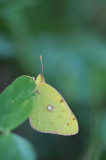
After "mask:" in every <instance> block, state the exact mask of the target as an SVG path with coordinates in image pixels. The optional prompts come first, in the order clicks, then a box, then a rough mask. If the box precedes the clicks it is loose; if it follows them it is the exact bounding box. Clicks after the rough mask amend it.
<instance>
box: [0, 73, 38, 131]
mask: <svg viewBox="0 0 106 160" xmlns="http://www.w3.org/2000/svg"><path fill="white" fill-rule="evenodd" d="M35 87H36V84H35V82H34V80H33V78H31V77H27V76H21V77H19V78H17V79H16V80H15V81H14V82H13V83H12V84H11V85H10V86H9V87H7V88H6V89H5V90H4V92H3V93H2V94H1V95H0V130H1V131H5V130H12V129H14V128H16V127H17V126H19V125H20V124H21V123H22V122H24V121H25V120H26V119H27V118H28V116H29V114H30V112H31V110H32V106H33V96H34V95H35V93H33V90H34V88H35Z"/></svg>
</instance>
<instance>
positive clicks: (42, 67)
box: [40, 56, 44, 78]
mask: <svg viewBox="0 0 106 160" xmlns="http://www.w3.org/2000/svg"><path fill="white" fill-rule="evenodd" d="M40 61H41V66H42V76H43V78H44V71H43V63H42V56H40Z"/></svg>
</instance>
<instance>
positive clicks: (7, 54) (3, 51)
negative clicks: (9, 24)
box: [0, 36, 13, 59]
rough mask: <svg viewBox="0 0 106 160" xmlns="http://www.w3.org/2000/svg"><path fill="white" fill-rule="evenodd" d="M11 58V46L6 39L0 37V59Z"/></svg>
mask: <svg viewBox="0 0 106 160" xmlns="http://www.w3.org/2000/svg"><path fill="white" fill-rule="evenodd" d="M11 57H13V44H12V42H10V41H9V40H8V39H6V38H4V37H2V36H1V37H0V59H1V58H11Z"/></svg>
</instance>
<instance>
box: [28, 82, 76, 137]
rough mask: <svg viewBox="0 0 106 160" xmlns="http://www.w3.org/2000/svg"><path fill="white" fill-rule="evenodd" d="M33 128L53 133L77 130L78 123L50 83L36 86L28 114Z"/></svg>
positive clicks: (68, 132)
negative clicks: (30, 110) (32, 104)
mask: <svg viewBox="0 0 106 160" xmlns="http://www.w3.org/2000/svg"><path fill="white" fill-rule="evenodd" d="M29 119H30V124H31V126H32V128H33V129H35V130H37V131H40V132H45V133H53V134H61V135H72V134H76V133H77V132H78V123H77V120H74V119H76V118H75V116H74V114H73V113H72V112H71V110H70V109H69V107H68V105H67V104H66V102H65V100H64V99H63V98H62V96H61V95H60V94H59V93H58V92H57V91H56V90H55V89H54V88H53V87H51V86H50V85H48V84H46V83H41V84H39V86H38V87H37V94H36V97H35V105H34V108H33V110H32V113H31V115H30V118H29Z"/></svg>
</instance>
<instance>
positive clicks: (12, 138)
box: [0, 133, 36, 160]
mask: <svg viewBox="0 0 106 160" xmlns="http://www.w3.org/2000/svg"><path fill="white" fill-rule="evenodd" d="M0 159H1V160H36V154H35V150H34V147H33V146H32V145H31V144H30V143H29V142H28V141H27V140H25V139H23V138H22V137H20V136H17V135H15V134H12V133H7V134H3V135H1V136H0Z"/></svg>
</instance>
